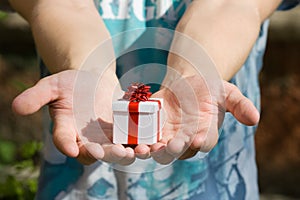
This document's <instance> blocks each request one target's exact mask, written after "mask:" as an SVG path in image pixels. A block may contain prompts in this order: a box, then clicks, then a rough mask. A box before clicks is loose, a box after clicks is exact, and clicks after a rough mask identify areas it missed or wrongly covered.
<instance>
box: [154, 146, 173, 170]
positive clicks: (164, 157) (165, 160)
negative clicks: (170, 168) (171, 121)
mask: <svg viewBox="0 0 300 200" xmlns="http://www.w3.org/2000/svg"><path fill="white" fill-rule="evenodd" d="M151 156H152V157H153V159H154V160H155V161H156V162H158V163H160V164H163V165H167V164H169V163H171V162H172V161H173V160H174V156H172V155H171V154H169V153H168V152H167V151H166V145H165V144H162V143H156V144H154V145H152V146H151Z"/></svg>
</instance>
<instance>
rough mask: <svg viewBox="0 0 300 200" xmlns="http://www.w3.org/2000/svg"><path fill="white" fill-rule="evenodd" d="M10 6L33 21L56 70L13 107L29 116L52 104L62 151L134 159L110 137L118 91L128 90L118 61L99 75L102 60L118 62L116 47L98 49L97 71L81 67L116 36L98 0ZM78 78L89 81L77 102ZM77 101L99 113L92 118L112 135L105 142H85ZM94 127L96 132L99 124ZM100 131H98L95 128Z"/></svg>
mask: <svg viewBox="0 0 300 200" xmlns="http://www.w3.org/2000/svg"><path fill="white" fill-rule="evenodd" d="M10 4H11V6H12V7H13V9H14V10H16V11H17V12H18V13H20V14H21V15H22V16H23V17H24V18H25V19H26V20H27V21H28V22H29V24H30V26H31V29H32V33H33V37H34V40H35V44H36V47H37V50H38V53H39V55H40V56H41V57H42V59H43V61H44V62H45V64H46V66H47V67H48V69H49V70H50V72H51V73H52V74H53V75H51V76H49V77H46V78H43V79H42V80H40V81H39V82H38V83H37V84H36V85H35V86H33V87H32V88H29V89H28V90H26V91H24V92H23V93H22V94H20V95H19V96H18V97H16V98H15V100H14V102H13V105H12V106H13V110H14V111H15V112H16V113H19V114H22V115H27V114H31V113H34V112H36V111H38V110H39V109H40V108H41V107H42V106H44V105H47V104H48V105H49V112H50V115H51V118H52V120H53V122H54V128H53V141H54V144H55V145H56V147H57V148H58V149H59V150H60V151H61V152H62V153H64V154H65V155H67V156H70V157H76V158H77V159H78V160H79V161H81V162H82V163H84V164H90V163H93V162H94V161H95V160H96V159H101V160H105V161H108V162H118V163H120V164H128V163H131V162H133V161H134V152H133V150H132V149H129V148H126V149H125V148H124V147H123V146H122V145H113V144H111V142H110V141H109V140H108V139H107V138H109V137H110V135H111V131H112V126H111V123H112V111H111V102H112V99H113V94H114V92H116V93H118V92H119V93H121V92H122V91H121V88H120V87H119V82H118V79H117V77H116V74H115V63H113V62H112V63H110V66H109V67H108V69H107V70H106V71H105V72H104V74H103V76H102V77H101V79H99V77H97V76H95V75H97V73H94V70H98V66H99V65H100V66H99V67H100V68H101V67H105V66H101V58H104V59H106V60H107V59H109V58H112V61H113V58H114V56H113V54H114V53H113V48H112V46H111V48H110V47H109V48H107V49H100V52H99V51H98V50H99V48H97V55H96V57H97V58H96V59H95V60H93V61H92V65H93V66H92V68H91V69H90V68H89V70H91V71H92V72H91V71H88V72H82V71H79V70H77V69H79V68H80V67H81V65H82V64H83V63H84V61H85V59H86V57H87V56H89V54H90V53H91V52H92V50H94V49H95V48H96V47H97V46H98V45H99V44H100V43H101V42H104V41H105V40H107V39H109V37H110V35H109V33H108V31H107V29H106V27H105V25H104V23H103V21H102V19H101V17H100V16H99V14H98V11H97V10H96V8H95V6H94V2H93V0H82V1H80V0H75V1H74V0H38V1H36V0H26V1H24V0H10ZM107 56H109V57H107ZM104 62H105V61H104ZM94 66H95V67H96V68H94ZM70 69H73V70H70ZM85 70H86V69H85ZM78 77H84V79H83V80H81V81H82V83H85V84H79V85H80V86H79V87H80V90H81V93H79V94H77V96H76V100H74V88H75V85H76V81H77V80H78ZM80 83H81V82H80ZM88 83H89V84H88ZM95 86H98V87H97V90H96V91H95V92H94V93H93V94H90V95H87V96H92V97H94V98H95V99H94V100H95V102H97V104H95V110H93V109H94V108H92V109H91V110H87V109H84V106H85V104H87V103H86V102H85V101H86V99H87V96H85V94H86V92H87V91H88V90H90V89H91V88H92V89H93V87H95ZM84 87H87V88H84ZM74 102H79V103H77V104H74ZM73 105H75V106H77V109H82V110H83V112H84V113H85V112H87V113H89V112H91V113H93V114H92V116H94V113H95V114H96V117H97V119H93V118H92V116H91V118H90V119H93V120H95V121H97V122H98V123H100V125H101V127H102V129H105V130H103V131H104V133H105V134H106V136H107V137H103V138H102V139H101V141H99V140H98V141H96V142H95V141H94V142H90V141H88V143H87V144H86V142H83V141H82V138H81V137H80V134H79V133H78V132H77V131H81V132H82V131H83V129H79V130H77V128H78V126H77V124H76V119H75V117H74V116H75V113H74V109H75V108H74V107H75V106H73ZM89 105H90V104H89ZM82 107H83V108H82ZM92 107H93V106H92ZM74 119H75V120H74ZM90 119H88V120H90ZM87 128H88V127H87ZM87 128H86V129H87ZM89 130H91V131H93V128H89ZM95 132H97V130H96V131H93V133H95ZM97 133H98V134H99V132H97ZM82 135H83V134H82ZM88 147H89V149H87V148H88Z"/></svg>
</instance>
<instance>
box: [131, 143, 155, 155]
mask: <svg viewBox="0 0 300 200" xmlns="http://www.w3.org/2000/svg"><path fill="white" fill-rule="evenodd" d="M134 152H135V155H136V157H138V158H140V159H148V158H150V156H151V155H150V147H149V146H148V145H145V144H139V145H138V146H137V147H136V148H135V149H134Z"/></svg>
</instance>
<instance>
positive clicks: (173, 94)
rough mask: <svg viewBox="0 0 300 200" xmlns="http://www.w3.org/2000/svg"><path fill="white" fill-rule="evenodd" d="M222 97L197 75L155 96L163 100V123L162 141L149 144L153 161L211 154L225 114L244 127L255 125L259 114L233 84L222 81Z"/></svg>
mask: <svg viewBox="0 0 300 200" xmlns="http://www.w3.org/2000/svg"><path fill="white" fill-rule="evenodd" d="M223 85H224V95H223V97H224V98H220V97H214V96H212V95H211V93H210V91H209V89H208V88H207V86H206V84H205V81H204V80H203V79H202V78H201V77H200V76H192V77H187V78H182V79H179V80H177V81H175V82H173V83H172V85H171V86H170V87H169V88H164V89H162V90H160V91H159V92H157V93H155V94H154V96H155V97H159V98H164V106H165V113H166V121H165V124H164V127H163V138H162V140H161V141H160V142H159V143H157V144H154V145H152V147H151V150H152V156H153V158H154V159H155V160H156V161H158V162H160V163H163V164H167V163H170V162H171V161H172V160H173V159H175V158H179V159H186V158H190V157H192V156H194V155H195V154H196V153H197V152H198V151H202V152H208V151H210V150H211V149H212V148H213V147H214V146H215V145H216V143H217V141H218V137H219V135H218V130H219V128H220V126H221V124H222V122H223V118H224V114H225V112H226V111H229V112H231V113H232V114H233V115H234V116H235V118H236V119H237V120H239V121H240V122H241V123H244V124H246V125H255V124H256V123H257V122H258V120H259V113H258V111H257V110H256V108H255V107H254V105H253V104H252V102H251V101H250V100H249V99H247V98H246V97H245V96H243V95H242V94H241V92H240V91H239V89H238V88H237V87H235V86H234V85H232V84H230V83H228V82H226V81H223Z"/></svg>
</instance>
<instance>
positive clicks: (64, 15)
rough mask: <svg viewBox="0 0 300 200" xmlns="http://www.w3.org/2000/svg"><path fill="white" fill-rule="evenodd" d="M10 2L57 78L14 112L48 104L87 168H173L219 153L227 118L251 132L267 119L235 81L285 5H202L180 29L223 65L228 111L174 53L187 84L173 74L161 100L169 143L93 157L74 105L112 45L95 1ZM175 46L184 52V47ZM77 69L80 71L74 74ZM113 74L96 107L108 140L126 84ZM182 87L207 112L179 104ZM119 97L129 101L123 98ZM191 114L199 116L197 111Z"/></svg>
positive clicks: (245, 1)
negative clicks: (143, 162) (105, 46)
mask: <svg viewBox="0 0 300 200" xmlns="http://www.w3.org/2000/svg"><path fill="white" fill-rule="evenodd" d="M9 2H10V3H11V5H12V7H13V8H14V9H15V10H16V11H17V12H19V13H20V14H21V15H22V16H23V17H24V18H25V19H26V20H27V21H28V22H29V24H30V26H31V30H32V33H33V37H34V39H35V43H36V46H37V50H38V52H39V55H40V56H41V57H42V59H43V60H44V62H45V64H46V66H47V68H48V69H49V70H50V72H52V73H53V75H51V76H49V77H47V78H44V79H42V80H41V81H39V82H38V83H37V84H36V85H35V86H34V87H32V88H30V89H29V90H26V91H25V92H24V93H22V94H21V95H19V96H18V97H17V98H16V99H15V100H14V102H13V110H14V111H15V112H16V113H18V114H22V115H26V114H31V113H34V112H36V111H37V110H38V109H40V108H41V107H42V106H44V105H46V104H47V105H49V109H50V114H51V116H52V120H53V121H54V126H55V127H54V133H53V141H54V143H55V145H56V146H57V148H58V149H59V150H60V151H61V152H62V153H64V154H65V155H67V156H70V157H76V158H78V160H79V161H80V162H82V163H83V164H91V163H93V162H95V161H96V160H97V159H99V160H103V161H106V162H113V163H120V164H124V165H127V164H130V163H132V162H133V161H134V160H135V157H139V158H143V159H146V158H148V157H149V156H150V155H152V156H153V158H154V159H155V160H156V161H157V162H160V163H165V164H166V163H169V162H171V161H172V160H173V159H174V158H175V157H181V158H182V159H184V158H188V157H191V156H193V155H195V153H196V152H198V151H199V150H201V151H209V150H211V148H213V147H214V146H215V144H216V142H217V139H218V135H217V130H218V127H219V124H218V119H219V117H220V115H219V114H220V112H221V113H224V112H225V110H226V111H229V112H231V113H232V114H233V115H234V116H235V117H236V118H237V119H238V120H239V121H241V122H242V123H245V124H246V125H254V124H256V123H257V122H258V120H259V114H258V112H257V110H256V108H255V107H254V106H253V104H252V103H251V102H250V101H249V100H248V99H246V97H244V96H243V95H242V94H241V93H240V91H239V90H238V89H237V88H236V87H235V86H233V85H231V84H230V83H228V82H227V81H228V80H229V79H230V78H231V77H232V76H234V74H235V73H236V72H237V71H238V70H239V69H240V67H241V66H242V64H243V63H244V62H245V59H246V58H247V56H248V53H249V52H250V50H251V48H252V46H253V44H254V43H255V40H256V38H257V36H258V34H259V29H260V25H261V23H262V22H263V21H264V20H265V19H266V18H267V17H268V16H269V15H270V14H271V13H272V12H273V11H274V10H275V9H276V7H277V6H278V5H279V3H280V2H281V1H280V0H274V1H260V0H255V1H253V0H241V1H235V0H212V1H203V0H198V1H194V2H193V3H192V4H191V6H190V7H189V8H188V9H187V11H186V12H185V13H184V16H183V17H182V19H181V20H180V22H179V24H178V26H177V27H176V30H177V31H179V32H181V33H182V34H185V35H187V36H189V37H191V38H193V39H194V40H195V41H196V42H198V43H199V44H201V45H202V46H203V48H204V49H206V50H207V53H208V55H209V56H210V57H211V58H212V60H213V61H214V62H215V64H216V69H217V70H218V72H219V74H220V77H221V78H222V79H224V82H223V83H224V88H225V99H226V107H225V108H221V107H220V104H219V102H214V101H210V100H209V98H206V97H207V93H206V91H205V90H200V88H203V85H202V84H201V83H203V80H201V78H200V77H199V76H198V75H197V74H196V73H194V71H193V70H191V69H192V68H191V67H190V66H188V65H179V64H180V63H184V62H183V61H182V60H181V59H180V58H178V57H176V56H173V55H171V54H170V55H169V58H168V65H169V66H171V67H172V68H174V69H175V70H177V71H178V72H180V73H181V74H182V76H183V77H184V79H175V80H174V79H173V77H169V76H168V75H167V76H166V77H165V80H164V82H165V83H170V82H173V83H174V84H173V85H172V84H168V85H170V87H171V88H173V89H172V90H171V91H172V92H170V90H168V89H166V88H165V89H162V90H160V91H159V92H157V93H156V94H154V96H156V97H160V98H164V102H165V110H166V113H167V116H168V117H167V121H166V125H165V126H164V129H163V139H162V141H161V142H160V143H158V144H155V145H152V146H146V145H138V146H137V147H136V148H135V149H132V148H129V147H128V148H125V147H123V146H122V145H114V144H111V143H110V142H109V141H107V140H104V141H102V142H100V144H98V145H96V144H91V145H96V147H97V148H95V149H97V150H95V151H93V152H89V151H87V149H86V146H83V145H82V142H81V141H80V138H79V137H78V133H77V132H76V130H75V128H74V127H75V124H74V122H73V113H72V112H73V111H72V110H73V108H72V103H71V102H72V91H73V88H74V83H75V79H74V74H75V73H77V71H76V70H78V69H79V68H80V67H81V65H82V63H83V62H84V60H85V58H86V57H87V56H88V55H89V54H90V53H91V51H92V50H93V49H94V48H95V47H96V46H97V45H98V44H99V43H101V42H103V41H105V40H107V39H109V38H110V35H109V33H108V31H107V29H106V27H105V25H104V23H103V21H102V19H101V17H100V15H99V13H98V11H97V10H96V9H95V6H94V1H93V0H82V1H73V0H65V1H61V0H51V1H50V0H40V1H35V0H27V1H23V0H10V1H9ZM200 24H201V26H200ZM62 27H63V28H62ZM200 29H201V30H200ZM245 30H246V31H245ZM220 33H222V34H220ZM79 38H80V39H79ZM172 45H173V46H175V48H176V43H174V44H172ZM177 48H180V47H177ZM69 69H72V70H70V71H68V70H69ZM109 71H110V72H108V73H107V74H105V75H104V77H103V85H102V86H101V87H99V89H98V90H97V92H98V93H97V94H96V100H97V102H99V105H103V107H98V108H96V109H97V110H96V113H97V114H98V115H99V122H100V123H103V124H106V125H105V127H106V128H105V130H106V134H107V135H108V136H109V135H110V134H111V128H110V127H111V126H110V125H109V124H110V123H111V122H112V112H111V109H108V108H111V102H112V95H113V94H112V91H115V86H116V85H117V83H118V80H117V78H116V75H115V73H113V72H114V71H115V65H112V66H111V68H110V70H109ZM182 80H184V81H185V82H188V83H189V85H191V88H192V90H193V91H195V99H197V101H198V105H201V106H197V107H196V108H195V109H193V107H192V109H191V107H189V105H190V102H188V101H186V102H185V101H183V102H182V104H178V103H177V100H182V98H180V94H181V93H183V92H184V91H185V89H186V88H181V87H178V86H180V85H181V82H180V81H182ZM118 92H119V93H120V95H121V91H118ZM203 93H204V94H203ZM121 96H122V95H121ZM203 97H204V98H203ZM196 105H197V104H196ZM190 109H191V110H192V111H193V112H190ZM182 114H183V115H182ZM205 119H209V120H207V121H205ZM210 123H212V124H210ZM208 124H210V125H209V126H208ZM191 125H192V126H191ZM208 127H209V128H208ZM189 145H190V146H189Z"/></svg>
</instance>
